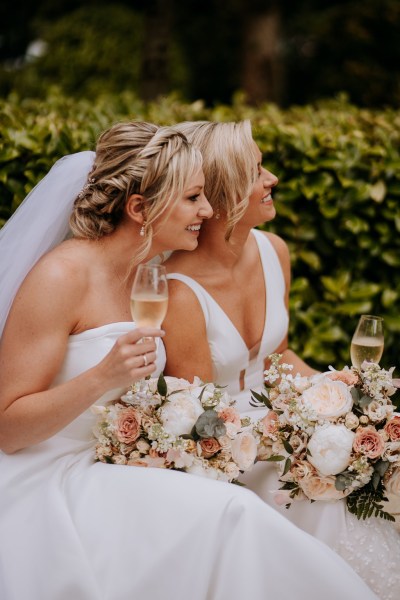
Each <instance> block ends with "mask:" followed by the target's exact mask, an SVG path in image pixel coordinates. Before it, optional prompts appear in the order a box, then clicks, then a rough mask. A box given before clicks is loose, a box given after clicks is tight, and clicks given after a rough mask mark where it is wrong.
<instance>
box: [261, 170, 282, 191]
mask: <svg viewBox="0 0 400 600" xmlns="http://www.w3.org/2000/svg"><path fill="white" fill-rule="evenodd" d="M265 171H266V177H265V181H264V186H265V187H271V188H273V187H275V186H276V185H278V183H279V179H278V178H277V176H276V175H274V174H273V173H271V171H267V169H265Z"/></svg>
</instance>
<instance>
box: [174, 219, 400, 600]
mask: <svg viewBox="0 0 400 600" xmlns="http://www.w3.org/2000/svg"><path fill="white" fill-rule="evenodd" d="M253 234H254V236H255V238H256V241H257V244H258V249H259V253H260V258H261V262H262V265H263V271H264V280H265V289H266V298H267V302H266V313H265V317H264V319H265V324H264V331H263V335H262V339H261V340H260V344H258V345H257V346H256V347H255V348H252V349H249V348H247V346H246V344H245V343H244V340H243V339H242V337H241V336H240V334H239V332H238V330H237V329H236V327H235V326H234V324H233V323H232V321H231V320H230V319H229V317H228V316H227V315H226V313H225V312H224V311H223V310H222V308H221V307H220V306H219V304H218V303H217V302H216V301H215V300H214V299H213V297H212V296H211V295H210V294H209V293H208V292H207V291H206V290H205V289H204V288H203V287H202V286H201V285H200V284H199V283H197V282H196V281H195V280H194V279H192V278H190V277H187V276H185V275H182V274H180V273H171V274H169V275H168V278H170V279H178V280H180V281H182V282H184V283H185V284H186V285H188V286H189V287H190V288H191V289H192V290H193V292H194V293H195V294H196V296H197V298H198V300H199V303H200V304H201V307H202V309H203V313H204V318H205V323H206V329H207V337H208V342H209V346H210V351H211V356H212V360H213V367H214V379H213V380H214V382H216V383H218V384H220V385H223V386H227V387H226V390H227V392H228V393H230V395H231V396H232V397H233V398H235V399H236V401H237V407H238V408H239V410H240V412H241V413H242V414H247V415H249V416H250V417H252V418H253V419H257V418H260V417H262V416H263V415H264V414H265V413H266V411H267V409H266V408H261V409H260V408H253V407H252V406H251V405H250V403H249V401H250V399H251V393H250V390H256V391H257V390H258V391H260V390H261V389H262V387H263V371H264V359H265V358H266V357H267V356H268V355H269V354H271V353H272V352H273V351H274V349H275V348H277V347H278V345H279V344H280V342H281V341H282V339H283V338H284V337H285V335H286V332H287V327H288V315H287V311H286V308H285V304H284V295H285V282H284V278H283V273H282V269H281V266H280V262H279V259H278V256H277V254H276V252H275V250H274V248H273V246H272V244H271V243H270V242H269V240H268V238H267V237H266V235H265V234H264V233H262V232H260V231H258V230H253ZM249 285H251V281H250V280H249ZM242 481H243V483H245V484H246V486H247V488H249V489H251V490H253V491H255V492H256V493H257V494H258V495H259V496H260V497H261V498H263V499H264V500H265V501H266V502H267V503H268V504H270V505H271V506H273V507H274V508H275V509H276V510H277V511H279V512H280V513H281V514H283V515H284V516H285V517H287V518H288V519H290V521H292V522H293V523H295V524H296V525H297V526H299V527H301V528H302V529H304V530H305V531H307V532H308V533H311V534H312V535H313V536H315V537H317V538H319V539H320V540H322V541H323V542H325V543H326V544H328V545H329V546H330V547H331V548H333V549H334V550H335V551H336V552H338V553H339V554H340V555H341V556H342V557H343V558H345V559H346V560H347V561H348V562H349V564H350V565H351V566H352V567H353V568H354V569H355V570H356V571H357V572H358V573H359V574H360V575H361V577H363V579H364V580H365V581H366V582H367V583H368V585H369V586H370V587H371V588H372V589H373V590H374V591H375V593H376V594H377V595H378V596H379V597H380V598H381V600H396V599H398V598H399V594H400V592H399V590H400V535H399V533H398V532H397V531H396V530H395V529H394V527H393V525H392V524H391V523H389V522H386V521H383V520H382V519H377V518H371V519H369V520H367V521H358V520H357V518H356V517H355V516H353V515H351V514H350V513H349V512H348V511H347V508H346V503H345V500H341V501H338V502H332V503H330V502H323V501H318V502H313V503H311V502H308V501H299V502H296V503H293V504H292V506H291V508H289V509H286V508H285V507H278V506H277V505H276V504H275V503H274V501H273V494H272V492H273V491H275V490H277V489H279V487H280V486H281V484H280V483H279V481H278V477H277V474H276V469H275V467H274V466H273V464H272V463H266V462H259V463H257V464H256V465H255V467H254V468H253V470H252V471H251V472H250V473H248V474H246V475H245V476H244V477H242ZM351 597H353V596H351Z"/></svg>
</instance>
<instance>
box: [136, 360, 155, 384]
mask: <svg viewBox="0 0 400 600" xmlns="http://www.w3.org/2000/svg"><path fill="white" fill-rule="evenodd" d="M156 369H157V367H156V365H155V363H151V364H150V365H147V367H136V368H135V369H132V371H131V373H130V380H131V381H132V382H133V383H135V382H136V381H140V380H141V379H144V378H145V377H147V375H151V374H152V373H154V371H155V370H156Z"/></svg>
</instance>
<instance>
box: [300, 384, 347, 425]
mask: <svg viewBox="0 0 400 600" xmlns="http://www.w3.org/2000/svg"><path fill="white" fill-rule="evenodd" d="M302 398H303V401H305V403H306V404H308V405H310V406H311V408H312V409H313V410H314V411H315V412H316V413H317V416H318V418H323V419H329V418H330V417H340V416H341V415H345V414H346V413H348V412H349V411H350V410H351V407H352V406H353V398H352V396H351V393H350V390H349V388H348V387H347V385H346V384H345V383H343V382H342V381H332V380H331V379H329V378H328V377H326V378H324V379H323V380H321V382H320V383H317V384H316V385H313V386H312V387H310V388H308V390H306V391H305V392H304V393H303V396H302Z"/></svg>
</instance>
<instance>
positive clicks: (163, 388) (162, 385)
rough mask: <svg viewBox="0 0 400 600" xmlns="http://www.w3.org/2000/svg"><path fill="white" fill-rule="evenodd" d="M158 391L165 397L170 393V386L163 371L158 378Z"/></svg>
mask: <svg viewBox="0 0 400 600" xmlns="http://www.w3.org/2000/svg"><path fill="white" fill-rule="evenodd" d="M157 392H158V393H159V394H160V396H162V397H163V398H165V397H166V395H167V393H168V386H167V382H166V381H165V378H164V374H163V373H160V375H159V376H158V380H157Z"/></svg>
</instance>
